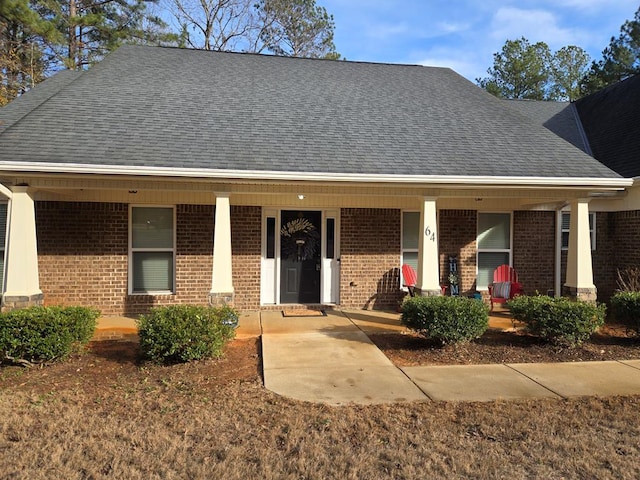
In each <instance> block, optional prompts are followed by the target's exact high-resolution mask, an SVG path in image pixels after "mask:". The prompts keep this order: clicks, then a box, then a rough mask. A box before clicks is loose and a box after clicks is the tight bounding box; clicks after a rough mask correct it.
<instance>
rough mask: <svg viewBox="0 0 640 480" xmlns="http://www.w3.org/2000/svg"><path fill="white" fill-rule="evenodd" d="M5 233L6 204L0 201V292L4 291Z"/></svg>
mask: <svg viewBox="0 0 640 480" xmlns="http://www.w3.org/2000/svg"><path fill="white" fill-rule="evenodd" d="M6 235H7V204H6V203H0V294H2V293H3V292H4V249H5V244H6Z"/></svg>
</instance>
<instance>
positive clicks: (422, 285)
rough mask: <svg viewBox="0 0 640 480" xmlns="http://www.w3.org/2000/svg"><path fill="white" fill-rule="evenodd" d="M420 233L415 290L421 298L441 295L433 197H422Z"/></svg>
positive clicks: (436, 226)
mask: <svg viewBox="0 0 640 480" xmlns="http://www.w3.org/2000/svg"><path fill="white" fill-rule="evenodd" d="M420 232H421V235H420V240H419V242H418V272H417V273H418V281H417V283H416V290H417V291H418V292H420V294H421V295H423V296H431V295H441V293H442V292H441V290H440V255H439V253H438V223H437V219H436V198H434V197H424V199H423V202H422V205H421V206H420Z"/></svg>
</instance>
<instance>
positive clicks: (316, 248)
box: [280, 210, 322, 303]
mask: <svg viewBox="0 0 640 480" xmlns="http://www.w3.org/2000/svg"><path fill="white" fill-rule="evenodd" d="M280 225H281V227H280V303H320V269H321V254H322V248H321V238H322V236H321V231H320V228H321V225H322V212H317V211H298V210H283V211H282V213H281V223H280Z"/></svg>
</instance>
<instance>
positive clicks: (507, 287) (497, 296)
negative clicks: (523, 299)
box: [489, 265, 523, 311]
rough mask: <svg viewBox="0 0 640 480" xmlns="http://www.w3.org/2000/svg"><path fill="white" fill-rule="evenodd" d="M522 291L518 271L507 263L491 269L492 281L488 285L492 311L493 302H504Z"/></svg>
mask: <svg viewBox="0 0 640 480" xmlns="http://www.w3.org/2000/svg"><path fill="white" fill-rule="evenodd" d="M522 292H523V290H522V285H521V284H520V282H518V272H516V271H515V270H514V269H513V267H511V266H509V265H500V266H499V267H498V268H496V269H495V270H494V271H493V283H492V284H491V285H489V296H490V297H491V310H492V311H493V304H494V303H499V304H504V303H506V302H508V301H509V300H511V299H512V298H513V297H515V296H516V295H520V294H522Z"/></svg>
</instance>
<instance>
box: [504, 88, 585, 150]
mask: <svg viewBox="0 0 640 480" xmlns="http://www.w3.org/2000/svg"><path fill="white" fill-rule="evenodd" d="M505 102H506V104H507V105H508V106H509V107H511V108H513V109H515V110H516V111H517V112H519V113H521V114H522V115H525V116H526V117H528V118H530V119H531V120H533V121H534V122H536V123H537V124H538V125H542V126H543V127H546V128H547V129H549V130H551V131H552V132H553V133H555V134H556V135H558V136H559V137H560V138H562V139H564V140H566V141H567V142H569V143H571V144H572V145H574V146H576V147H577V148H579V149H580V150H582V151H583V152H585V153H587V154H589V155H591V148H590V147H589V142H588V140H587V138H586V136H585V133H584V130H583V129H582V124H581V123H580V118H579V116H578V112H577V111H576V108H575V105H574V104H572V103H569V102H548V101H535V100H511V99H510V100H505Z"/></svg>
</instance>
